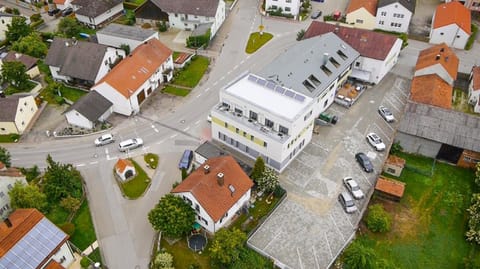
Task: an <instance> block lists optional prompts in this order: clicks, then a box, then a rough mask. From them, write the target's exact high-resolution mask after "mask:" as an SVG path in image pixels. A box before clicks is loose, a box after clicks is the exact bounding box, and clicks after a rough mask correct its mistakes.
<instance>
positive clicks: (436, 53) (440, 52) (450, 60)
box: [415, 43, 459, 80]
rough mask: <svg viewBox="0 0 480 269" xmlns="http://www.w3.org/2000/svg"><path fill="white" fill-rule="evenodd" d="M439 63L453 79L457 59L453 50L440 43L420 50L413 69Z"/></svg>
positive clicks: (416, 69) (456, 69) (457, 63)
mask: <svg viewBox="0 0 480 269" xmlns="http://www.w3.org/2000/svg"><path fill="white" fill-rule="evenodd" d="M436 64H441V65H442V66H443V68H444V69H445V71H447V72H448V74H449V75H450V77H452V79H453V80H456V79H457V73H458V65H459V60H458V57H457V55H456V54H455V52H454V51H453V50H452V49H451V48H449V47H448V46H447V44H445V43H442V44H438V45H435V46H433V47H430V48H427V49H424V50H422V51H420V54H419V55H418V59H417V64H416V65H415V71H418V70H420V69H423V68H426V67H430V66H433V65H436Z"/></svg>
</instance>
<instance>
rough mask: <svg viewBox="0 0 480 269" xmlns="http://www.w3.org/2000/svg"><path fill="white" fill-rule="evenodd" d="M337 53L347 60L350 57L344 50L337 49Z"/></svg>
mask: <svg viewBox="0 0 480 269" xmlns="http://www.w3.org/2000/svg"><path fill="white" fill-rule="evenodd" d="M337 54H338V56H340V58H342V59H344V60H346V59H347V58H348V57H347V55H345V53H343V51H341V50H337Z"/></svg>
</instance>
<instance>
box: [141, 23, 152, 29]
mask: <svg viewBox="0 0 480 269" xmlns="http://www.w3.org/2000/svg"><path fill="white" fill-rule="evenodd" d="M142 28H143V29H150V28H152V25H151V24H150V23H148V22H146V23H144V24H142Z"/></svg>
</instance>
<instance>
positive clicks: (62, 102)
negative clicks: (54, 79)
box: [55, 95, 65, 105]
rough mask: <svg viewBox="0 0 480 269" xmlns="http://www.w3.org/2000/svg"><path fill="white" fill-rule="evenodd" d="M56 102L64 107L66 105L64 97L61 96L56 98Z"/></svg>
mask: <svg viewBox="0 0 480 269" xmlns="http://www.w3.org/2000/svg"><path fill="white" fill-rule="evenodd" d="M55 102H56V103H57V104H59V105H63V104H64V103H65V99H63V97H61V96H58V95H57V96H55Z"/></svg>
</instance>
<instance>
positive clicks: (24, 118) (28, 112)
mask: <svg viewBox="0 0 480 269" xmlns="http://www.w3.org/2000/svg"><path fill="white" fill-rule="evenodd" d="M37 110H38V107H37V104H36V103H35V99H34V98H33V96H31V95H30V96H26V97H23V98H20V99H19V101H18V107H17V113H16V114H15V125H17V129H18V133H19V134H23V132H24V131H25V129H26V128H27V126H28V124H29V123H30V121H31V120H32V118H33V116H34V115H35V113H37Z"/></svg>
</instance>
